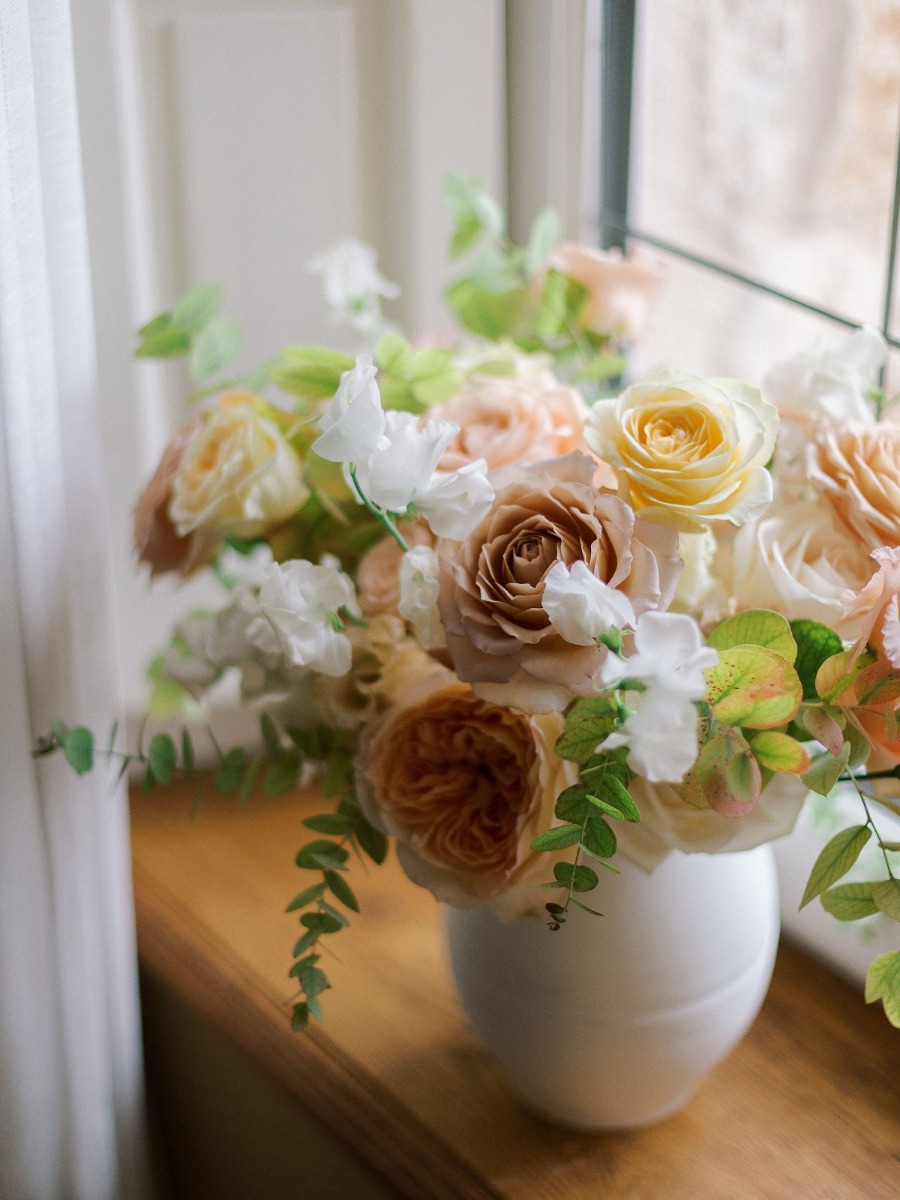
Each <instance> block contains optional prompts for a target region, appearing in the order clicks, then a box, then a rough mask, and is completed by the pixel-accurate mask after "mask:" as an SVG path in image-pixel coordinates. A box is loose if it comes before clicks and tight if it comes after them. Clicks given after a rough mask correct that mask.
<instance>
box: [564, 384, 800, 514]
mask: <svg viewBox="0 0 900 1200" xmlns="http://www.w3.org/2000/svg"><path fill="white" fill-rule="evenodd" d="M777 433H778V413H777V411H776V409H775V407H774V406H773V405H771V404H769V403H768V402H767V401H765V400H763V398H762V396H761V395H760V393H759V391H758V390H757V389H755V388H751V387H749V386H748V385H747V384H745V383H739V382H738V381H737V380H735V379H698V378H696V377H695V376H692V375H686V374H683V373H681V372H677V371H655V372H654V373H653V374H651V375H647V376H646V377H645V378H644V379H642V380H639V381H638V382H637V383H635V384H632V386H631V387H630V388H628V389H627V390H626V391H624V392H623V393H622V395H621V396H619V397H618V399H610V400H600V401H598V402H597V403H596V404H595V405H594V407H593V408H592V409H591V412H590V415H589V417H588V420H587V425H586V427H585V440H586V441H587V443H588V445H589V446H590V447H591V449H592V450H594V451H595V452H596V453H597V454H599V455H600V457H601V458H603V459H604V460H605V461H606V462H608V463H610V464H611V465H612V466H613V467H614V468H615V470H616V471H617V473H618V476H619V494H620V495H621V496H622V497H623V498H624V499H626V500H627V501H628V502H629V503H630V504H631V505H632V507H633V508H634V510H635V512H636V513H637V514H638V515H639V516H641V517H646V518H647V519H648V520H653V521H658V522H660V523H662V524H665V525H671V526H673V527H674V528H676V529H679V530H681V531H682V532H684V533H697V532H699V531H700V530H702V529H705V528H707V527H708V525H709V523H710V522H714V521H730V522H731V524H732V525H743V524H744V522H745V521H749V520H751V519H752V518H753V517H758V516H759V515H760V513H762V512H763V510H764V509H765V508H766V507H767V505H768V504H769V501H770V500H771V499H772V479H771V476H770V474H769V472H768V470H766V463H767V462H768V461H769V459H770V458H771V456H772V451H773V448H774V446H775V437H776V435H777Z"/></svg>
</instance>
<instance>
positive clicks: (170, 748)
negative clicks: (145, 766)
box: [147, 733, 178, 787]
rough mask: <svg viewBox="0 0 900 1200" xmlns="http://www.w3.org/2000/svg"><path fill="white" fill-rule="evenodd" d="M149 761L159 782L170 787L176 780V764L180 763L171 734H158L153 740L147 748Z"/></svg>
mask: <svg viewBox="0 0 900 1200" xmlns="http://www.w3.org/2000/svg"><path fill="white" fill-rule="evenodd" d="M147 760H148V762H149V763H150V769H151V770H152V771H153V774H154V775H155V776H156V778H157V779H158V780H159V782H160V783H161V784H163V785H164V786H166V787H168V786H169V784H170V783H171V782H172V779H173V778H174V775H175V764H176V762H177V761H178V752H177V750H176V749H175V743H174V741H173V740H172V738H171V737H170V736H169V734H167V733H158V734H156V736H155V737H153V738H151V740H150V745H149V746H148V747H147Z"/></svg>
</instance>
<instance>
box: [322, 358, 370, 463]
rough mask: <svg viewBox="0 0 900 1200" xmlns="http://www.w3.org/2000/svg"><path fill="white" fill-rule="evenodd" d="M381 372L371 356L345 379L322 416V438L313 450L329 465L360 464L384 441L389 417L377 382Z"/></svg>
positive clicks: (360, 362) (363, 359)
mask: <svg viewBox="0 0 900 1200" xmlns="http://www.w3.org/2000/svg"><path fill="white" fill-rule="evenodd" d="M376 374H377V372H376V370H375V365H374V363H373V362H372V357H371V355H369V354H360V355H359V356H358V357H357V360H356V366H355V367H354V368H353V369H352V370H351V371H345V372H344V374H343V375H342V376H341V385H340V387H339V388H338V390H337V392H336V394H335V396H334V399H333V400H332V401H331V402H330V404H329V405H328V407H327V408H326V409H325V411H324V412H323V413H322V416H321V418H320V420H319V427H320V429H321V430H322V433H321V436H320V437H318V438H316V440H315V441H314V442H313V444H312V449H313V450H314V451H315V453H316V454H318V455H319V457H320V458H325V459H327V460H328V461H329V462H339V463H360V462H364V461H365V460H366V459H367V458H368V457H369V455H370V454H371V453H372V452H373V451H374V450H375V449H376V448H377V447H378V446H379V445H381V444H382V442H383V441H384V429H385V414H384V409H383V408H382V407H381V393H380V392H379V390H378V384H377V383H376V382H375V376H376Z"/></svg>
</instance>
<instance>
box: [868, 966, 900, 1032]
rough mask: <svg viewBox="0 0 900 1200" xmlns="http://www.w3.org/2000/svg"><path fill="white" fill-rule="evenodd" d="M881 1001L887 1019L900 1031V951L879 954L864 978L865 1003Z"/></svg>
mask: <svg viewBox="0 0 900 1200" xmlns="http://www.w3.org/2000/svg"><path fill="white" fill-rule="evenodd" d="M875 1000H881V1001H882V1003H883V1004H884V1011H885V1014H886V1015H887V1019H888V1020H889V1021H890V1023H891V1024H892V1025H895V1026H896V1027H897V1028H898V1029H900V950H889V951H888V952H887V954H880V955H879V956H878V958H876V959H875V961H874V962H873V963H872V965H871V966H870V967H869V971H868V974H867V976H866V1002H867V1003H868V1004H872V1003H873V1002H874V1001H875Z"/></svg>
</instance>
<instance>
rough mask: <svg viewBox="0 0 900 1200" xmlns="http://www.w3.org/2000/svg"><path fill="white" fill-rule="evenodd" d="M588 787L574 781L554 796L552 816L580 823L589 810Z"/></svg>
mask: <svg viewBox="0 0 900 1200" xmlns="http://www.w3.org/2000/svg"><path fill="white" fill-rule="evenodd" d="M587 797H588V789H587V788H586V787H585V786H584V784H583V783H574V784H572V786H571V787H567V788H566V789H565V791H562V792H560V793H559V795H558V796H557V797H556V805H555V807H554V809H553V813H554V816H556V817H558V818H559V820H560V821H571V822H574V823H575V824H576V825H580V824H581V823H582V821H583V820H584V819H585V817H586V816H587V815H588V813H589V812H590V810H591V806H590V803H589V802H588V798H587Z"/></svg>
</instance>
